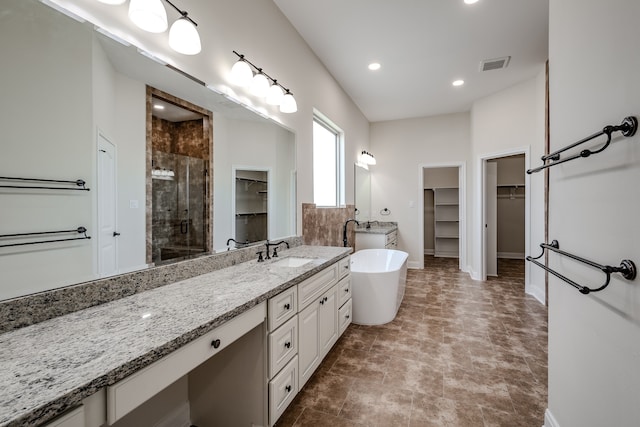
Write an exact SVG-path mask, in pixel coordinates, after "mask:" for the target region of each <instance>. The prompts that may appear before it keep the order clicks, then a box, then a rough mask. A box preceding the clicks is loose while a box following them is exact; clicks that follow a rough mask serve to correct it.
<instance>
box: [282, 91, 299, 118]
mask: <svg viewBox="0 0 640 427" xmlns="http://www.w3.org/2000/svg"><path fill="white" fill-rule="evenodd" d="M296 111H298V104H297V103H296V99H295V98H294V97H293V95H291V93H289V91H287V93H285V95H284V97H283V98H282V104H280V112H281V113H295V112H296Z"/></svg>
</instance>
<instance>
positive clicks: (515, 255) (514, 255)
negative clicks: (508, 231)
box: [498, 252, 524, 259]
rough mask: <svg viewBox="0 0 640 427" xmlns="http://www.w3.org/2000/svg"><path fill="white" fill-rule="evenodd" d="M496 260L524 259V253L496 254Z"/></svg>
mask: <svg viewBox="0 0 640 427" xmlns="http://www.w3.org/2000/svg"><path fill="white" fill-rule="evenodd" d="M498 258H503V259H524V253H520V252H498Z"/></svg>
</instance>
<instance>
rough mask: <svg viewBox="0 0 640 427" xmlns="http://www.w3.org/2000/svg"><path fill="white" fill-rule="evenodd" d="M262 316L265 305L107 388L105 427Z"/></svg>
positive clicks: (234, 337) (201, 360) (230, 340)
mask: <svg viewBox="0 0 640 427" xmlns="http://www.w3.org/2000/svg"><path fill="white" fill-rule="evenodd" d="M266 314H267V310H266V304H265V303H262V304H260V305H257V306H256V307H254V308H252V309H251V310H249V311H246V312H244V313H243V314H241V315H239V316H237V317H235V318H234V319H232V320H229V321H228V322H227V323H225V324H223V325H221V326H219V327H218V328H216V329H214V330H213V331H211V332H208V333H206V334H205V335H203V336H202V337H200V338H198V339H196V340H195V341H192V342H191V343H189V344H187V345H185V346H183V347H181V348H179V349H177V350H176V351H174V352H172V353H170V354H168V355H167V356H165V357H163V358H162V359H160V360H158V361H156V362H154V363H153V364H151V365H149V366H147V367H146V368H144V369H142V370H140V371H138V372H136V373H135V374H133V375H130V376H128V377H127V378H125V379H123V380H122V381H120V382H117V383H116V384H114V385H112V386H109V387H107V422H108V424H109V425H111V424H113V423H114V422H115V421H117V420H119V419H120V418H122V417H123V416H124V415H126V414H128V413H129V412H131V411H132V410H133V409H135V408H137V407H138V406H140V405H141V404H142V403H144V402H146V401H147V400H149V399H150V398H151V397H153V396H154V395H155V394H157V393H158V392H160V391H161V390H163V389H164V388H166V387H167V386H169V385H170V384H172V383H173V382H174V381H176V380H178V379H179V378H181V377H182V376H184V375H186V374H187V373H188V372H189V371H191V370H192V369H193V368H195V367H196V366H198V365H200V364H201V363H202V362H204V361H205V360H207V359H209V358H210V357H212V356H214V355H215V354H217V353H219V352H220V351H222V350H223V349H224V348H226V347H227V346H228V345H229V344H231V343H232V342H234V341H235V340H237V339H238V338H240V337H241V336H243V335H244V334H246V333H247V332H249V331H250V330H251V329H253V328H255V327H256V326H258V325H259V324H260V323H262V322H264V319H265V317H266Z"/></svg>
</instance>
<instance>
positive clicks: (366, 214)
mask: <svg viewBox="0 0 640 427" xmlns="http://www.w3.org/2000/svg"><path fill="white" fill-rule="evenodd" d="M353 168H354V179H353V182H354V183H355V189H354V190H355V192H354V194H355V198H356V219H357V220H358V221H368V220H370V219H371V175H370V174H369V169H366V168H364V167H363V166H361V165H360V164H358V163H356V164H355V165H354V167H353Z"/></svg>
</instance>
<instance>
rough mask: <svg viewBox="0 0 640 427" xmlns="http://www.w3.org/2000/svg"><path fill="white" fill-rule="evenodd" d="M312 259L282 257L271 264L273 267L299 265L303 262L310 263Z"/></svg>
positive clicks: (303, 263)
mask: <svg viewBox="0 0 640 427" xmlns="http://www.w3.org/2000/svg"><path fill="white" fill-rule="evenodd" d="M311 261H313V259H310V258H298V257H293V256H292V257H289V258H283V259H281V260H280V261H276V262H274V263H272V264H271V265H272V266H275V267H301V266H303V265H305V264H308V263H310V262H311Z"/></svg>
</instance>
